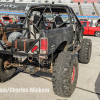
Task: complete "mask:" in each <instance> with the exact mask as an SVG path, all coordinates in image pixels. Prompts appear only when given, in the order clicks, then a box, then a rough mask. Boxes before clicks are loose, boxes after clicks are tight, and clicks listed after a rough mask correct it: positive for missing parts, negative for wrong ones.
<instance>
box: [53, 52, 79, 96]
mask: <svg viewBox="0 0 100 100" xmlns="http://www.w3.org/2000/svg"><path fill="white" fill-rule="evenodd" d="M77 77H78V58H77V56H76V55H75V54H74V53H72V52H68V51H62V52H61V53H60V54H59V55H58V57H57V59H56V61H55V64H54V68H53V74H52V83H53V90H54V93H55V94H56V95H59V96H62V97H69V96H71V95H72V93H73V92H74V90H75V87H76V83H77Z"/></svg>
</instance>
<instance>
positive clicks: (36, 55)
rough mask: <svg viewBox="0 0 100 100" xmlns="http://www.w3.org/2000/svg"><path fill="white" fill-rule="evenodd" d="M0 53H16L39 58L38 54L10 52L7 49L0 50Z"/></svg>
mask: <svg viewBox="0 0 100 100" xmlns="http://www.w3.org/2000/svg"><path fill="white" fill-rule="evenodd" d="M0 54H7V55H12V56H13V55H17V56H27V57H28V56H32V57H34V58H39V55H38V54H29V53H25V52H12V51H7V50H0Z"/></svg>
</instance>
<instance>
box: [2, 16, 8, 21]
mask: <svg viewBox="0 0 100 100" xmlns="http://www.w3.org/2000/svg"><path fill="white" fill-rule="evenodd" d="M2 18H3V20H10V18H9V17H8V16H3V17H2Z"/></svg>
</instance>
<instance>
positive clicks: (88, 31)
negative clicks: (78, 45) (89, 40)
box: [80, 21, 100, 37]
mask: <svg viewBox="0 0 100 100" xmlns="http://www.w3.org/2000/svg"><path fill="white" fill-rule="evenodd" d="M80 22H81V24H82V25H83V27H84V32H83V35H94V36H96V37H100V27H92V26H91V24H90V22H89V21H80Z"/></svg>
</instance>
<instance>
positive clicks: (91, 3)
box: [0, 0, 100, 16]
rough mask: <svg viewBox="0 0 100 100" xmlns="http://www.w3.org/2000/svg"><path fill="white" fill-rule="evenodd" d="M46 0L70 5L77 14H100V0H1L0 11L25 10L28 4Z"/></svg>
mask: <svg viewBox="0 0 100 100" xmlns="http://www.w3.org/2000/svg"><path fill="white" fill-rule="evenodd" d="M46 1H47V3H52V2H54V3H56V4H66V5H69V6H70V7H72V8H73V10H74V11H75V13H76V14H77V15H92V16H100V11H99V9H100V0H0V11H14V12H25V9H26V6H27V5H29V4H37V3H45V2H46Z"/></svg>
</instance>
